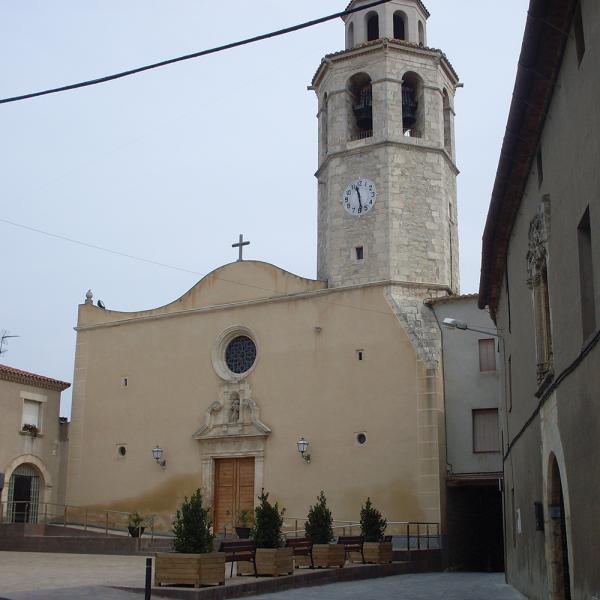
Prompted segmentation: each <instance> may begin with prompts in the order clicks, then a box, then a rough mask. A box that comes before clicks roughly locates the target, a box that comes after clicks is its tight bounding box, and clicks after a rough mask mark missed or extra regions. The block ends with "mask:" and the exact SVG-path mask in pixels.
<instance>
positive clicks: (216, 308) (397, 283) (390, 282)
mask: <svg viewBox="0 0 600 600" xmlns="http://www.w3.org/2000/svg"><path fill="white" fill-rule="evenodd" d="M372 287H409V288H419V289H426V290H442V291H448V292H450V286H449V285H447V284H440V283H427V282H422V281H401V280H395V279H386V280H382V281H374V282H372V283H362V284H356V285H349V286H343V287H335V288H325V289H321V290H311V291H308V292H298V293H296V294H286V295H281V296H274V297H272V298H257V299H254V300H243V301H240V302H231V303H227V304H216V305H213V306H203V307H201V308H192V309H188V310H182V311H180V312H175V313H164V314H159V315H145V316H142V317H133V318H128V319H120V320H118V321H112V322H110V323H98V324H95V325H83V326H81V327H79V326H78V327H74V328H73V329H74V330H75V331H77V332H79V331H82V332H83V331H92V330H94V329H105V328H109V327H119V326H121V325H131V324H134V323H141V322H144V321H158V320H162V319H174V318H178V317H185V316H189V315H195V314H203V313H214V312H220V311H224V310H230V309H232V308H241V307H250V306H260V305H263V304H274V303H276V302H287V301H290V300H305V299H312V298H318V297H321V296H329V295H333V294H339V293H342V292H347V291H352V290H357V289H366V288H372ZM349 308H352V307H349ZM356 308H357V309H358V308H359V307H356Z"/></svg>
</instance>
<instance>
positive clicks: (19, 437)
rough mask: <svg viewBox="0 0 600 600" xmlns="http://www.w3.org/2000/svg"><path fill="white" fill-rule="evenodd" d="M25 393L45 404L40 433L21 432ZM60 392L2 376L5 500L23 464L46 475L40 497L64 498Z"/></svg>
mask: <svg viewBox="0 0 600 600" xmlns="http://www.w3.org/2000/svg"><path fill="white" fill-rule="evenodd" d="M24 395H25V396H26V397H28V398H29V399H31V400H36V401H38V402H41V403H42V404H43V409H42V427H41V430H40V433H39V434H38V436H37V437H35V438H34V437H31V436H30V435H26V434H23V433H21V425H22V423H21V421H22V416H23V400H24ZM59 408H60V392H57V391H52V390H46V389H43V388H39V387H34V386H31V385H26V384H22V383H15V382H12V381H4V380H0V415H2V420H1V425H0V427H1V430H0V471H1V472H3V473H4V474H5V482H4V489H3V490H2V496H1V499H2V502H6V500H7V499H8V486H9V481H10V477H11V475H12V473H13V471H14V470H15V469H16V468H17V467H18V466H20V465H21V464H30V465H33V466H34V467H36V468H37V469H38V471H39V473H40V475H41V476H42V478H43V486H42V487H40V501H41V502H50V503H59V502H61V501H62V497H61V491H60V489H59V488H60V485H59V481H60V477H59V470H60V467H61V459H62V460H64V461H66V458H67V457H66V453H63V456H62V457H61V447H63V446H64V444H62V443H61V442H60V436H59V423H58V417H59Z"/></svg>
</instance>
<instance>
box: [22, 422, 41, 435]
mask: <svg viewBox="0 0 600 600" xmlns="http://www.w3.org/2000/svg"><path fill="white" fill-rule="evenodd" d="M21 431H22V432H23V433H28V434H29V435H30V436H31V437H37V434H38V433H39V432H40V430H39V429H38V426H37V425H33V424H32V423H25V424H24V425H23V427H21Z"/></svg>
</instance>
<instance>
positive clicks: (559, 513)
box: [548, 454, 571, 600]
mask: <svg viewBox="0 0 600 600" xmlns="http://www.w3.org/2000/svg"><path fill="white" fill-rule="evenodd" d="M548 505H549V506H548V515H549V519H548V540H549V544H550V585H551V594H552V595H551V597H552V599H553V600H571V577H570V571H569V547H568V538H567V527H566V518H565V500H564V494H563V488H562V481H561V477H560V469H559V467H558V462H557V460H556V457H555V456H554V454H552V455H551V456H550V465H549V473H548Z"/></svg>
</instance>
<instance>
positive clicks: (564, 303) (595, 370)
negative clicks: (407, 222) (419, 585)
mask: <svg viewBox="0 0 600 600" xmlns="http://www.w3.org/2000/svg"><path fill="white" fill-rule="evenodd" d="M599 64H600V3H598V2H597V1H596V0H580V1H578V2H576V1H574V0H532V1H531V4H530V7H529V11H528V17H527V26H526V31H525V38H524V41H523V48H522V52H521V58H520V60H519V65H518V73H517V81H516V85H515V90H514V94H513V102H512V106H511V110H510V116H509V119H508V125H507V129H506V135H505V138H504V143H503V147H502V151H501V156H500V164H499V166H498V172H497V176H496V182H495V186H494V191H493V195H492V201H491V205H490V210H489V215H488V220H487V224H486V229H485V234H484V239H483V264H482V277H481V287H480V299H479V304H480V307H481V308H483V307H489V310H490V313H491V315H492V317H493V318H494V320H495V322H496V323H497V325H498V331H499V333H500V335H501V336H502V340H503V360H502V375H501V379H502V384H503V394H502V401H501V406H502V418H501V423H502V436H503V459H504V477H505V522H506V549H507V552H506V558H507V564H506V570H507V577H508V581H509V582H510V583H511V584H512V585H514V586H515V587H517V588H518V589H519V590H521V591H522V592H523V593H525V594H526V595H527V596H528V597H530V598H532V599H542V598H552V599H568V598H576V599H581V600H583V599H586V600H589V599H591V598H598V597H600V570H599V569H598V557H599V556H600V503H599V502H598V490H599V489H600V461H599V460H598V457H599V456H600V406H599V404H598V399H599V394H598V389H599V387H600V347H599V345H598V342H599V340H600V332H599V331H598V324H599V323H600V312H599V306H600V296H599V294H600V245H599V243H600V237H599V234H600V169H599V168H598V166H599V162H600V76H599V74H598V65H599Z"/></svg>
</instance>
